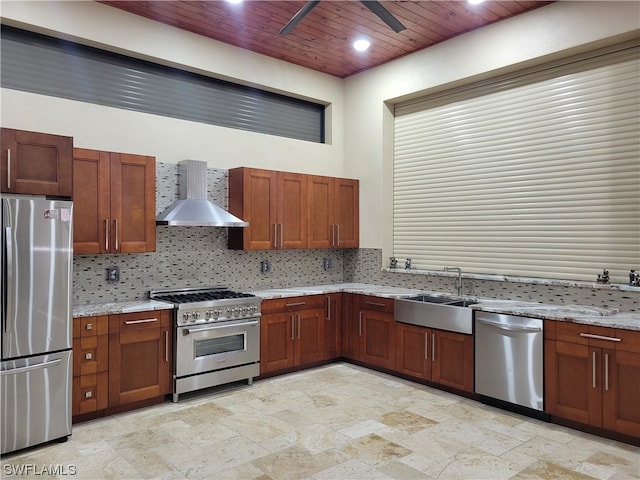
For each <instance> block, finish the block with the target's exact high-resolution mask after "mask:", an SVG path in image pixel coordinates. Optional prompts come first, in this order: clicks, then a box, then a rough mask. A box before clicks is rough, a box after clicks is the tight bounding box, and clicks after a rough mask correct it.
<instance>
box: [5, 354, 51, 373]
mask: <svg viewBox="0 0 640 480" xmlns="http://www.w3.org/2000/svg"><path fill="white" fill-rule="evenodd" d="M61 361H62V360H61V359H59V358H56V359H55V360H51V361H50V362H44V363H38V364H37V365H29V366H27V367H18V368H13V369H11V370H3V371H2V372H0V376H2V377H4V376H5V375H15V374H17V373H25V372H31V371H33V370H40V369H43V368H49V367H52V366H54V365H57V364H59V363H60V362H61Z"/></svg>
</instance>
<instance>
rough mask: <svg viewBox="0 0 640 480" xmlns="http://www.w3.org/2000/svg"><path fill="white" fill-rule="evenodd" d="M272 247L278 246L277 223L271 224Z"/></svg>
mask: <svg viewBox="0 0 640 480" xmlns="http://www.w3.org/2000/svg"><path fill="white" fill-rule="evenodd" d="M273 248H278V224H277V223H274V224H273Z"/></svg>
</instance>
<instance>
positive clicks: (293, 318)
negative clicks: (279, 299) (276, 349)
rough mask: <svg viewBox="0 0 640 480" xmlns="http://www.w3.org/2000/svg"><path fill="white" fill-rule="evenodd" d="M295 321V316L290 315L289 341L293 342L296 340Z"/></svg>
mask: <svg viewBox="0 0 640 480" xmlns="http://www.w3.org/2000/svg"><path fill="white" fill-rule="evenodd" d="M295 321H296V316H295V315H291V340H295V339H296V332H295V329H296V327H295V325H294V323H295Z"/></svg>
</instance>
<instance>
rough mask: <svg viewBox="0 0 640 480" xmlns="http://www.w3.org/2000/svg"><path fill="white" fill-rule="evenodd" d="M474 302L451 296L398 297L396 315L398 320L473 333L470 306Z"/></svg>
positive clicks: (395, 307) (451, 330)
mask: <svg viewBox="0 0 640 480" xmlns="http://www.w3.org/2000/svg"><path fill="white" fill-rule="evenodd" d="M474 303H475V302H473V301H470V300H460V299H456V298H450V297H449V298H448V297H434V296H430V295H418V296H415V297H409V298H398V299H396V301H395V305H394V309H395V314H394V315H395V319H396V321H397V322H403V323H410V324H412V325H419V326H422V327H427V328H437V329H440V330H447V331H450V332H459V333H466V334H471V333H473V310H471V309H470V308H469V306H470V305H473V304H474Z"/></svg>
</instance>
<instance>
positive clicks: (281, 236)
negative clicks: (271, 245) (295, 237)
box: [280, 223, 284, 248]
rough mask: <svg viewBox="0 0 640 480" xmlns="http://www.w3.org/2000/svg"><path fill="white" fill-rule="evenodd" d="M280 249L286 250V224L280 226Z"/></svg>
mask: <svg viewBox="0 0 640 480" xmlns="http://www.w3.org/2000/svg"><path fill="white" fill-rule="evenodd" d="M280 248H284V224H283V223H281V224H280Z"/></svg>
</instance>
